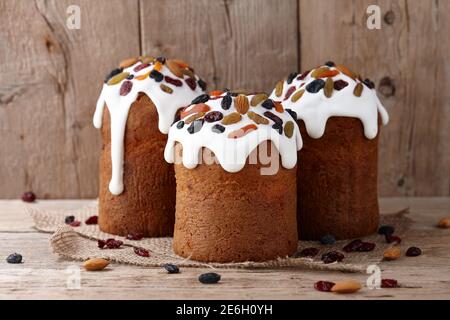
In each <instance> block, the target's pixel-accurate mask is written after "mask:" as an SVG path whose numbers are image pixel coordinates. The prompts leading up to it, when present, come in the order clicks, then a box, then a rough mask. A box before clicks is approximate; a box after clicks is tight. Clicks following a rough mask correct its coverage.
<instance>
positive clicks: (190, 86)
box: [184, 78, 197, 90]
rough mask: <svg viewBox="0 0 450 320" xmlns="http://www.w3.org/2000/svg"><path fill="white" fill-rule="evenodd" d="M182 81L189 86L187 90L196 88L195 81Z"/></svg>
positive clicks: (189, 79)
mask: <svg viewBox="0 0 450 320" xmlns="http://www.w3.org/2000/svg"><path fill="white" fill-rule="evenodd" d="M184 81H185V82H186V84H187V85H188V86H189V88H191V89H192V90H195V88H197V82H196V81H195V79H192V78H187V79H186V80H184Z"/></svg>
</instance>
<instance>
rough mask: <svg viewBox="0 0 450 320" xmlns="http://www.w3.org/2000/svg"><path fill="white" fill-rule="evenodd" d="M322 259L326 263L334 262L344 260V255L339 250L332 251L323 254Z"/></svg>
mask: <svg viewBox="0 0 450 320" xmlns="http://www.w3.org/2000/svg"><path fill="white" fill-rule="evenodd" d="M321 260H322V261H323V263H325V264H328V263H333V262H336V261H338V262H341V261H342V260H344V255H343V254H342V253H340V252H337V251H330V252H327V253H325V254H324V255H322V258H321Z"/></svg>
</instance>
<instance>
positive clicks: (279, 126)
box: [272, 123, 283, 134]
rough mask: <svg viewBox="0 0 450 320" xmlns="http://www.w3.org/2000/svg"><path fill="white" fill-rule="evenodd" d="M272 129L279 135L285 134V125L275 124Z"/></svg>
mask: <svg viewBox="0 0 450 320" xmlns="http://www.w3.org/2000/svg"><path fill="white" fill-rule="evenodd" d="M272 129H274V130H276V131H277V132H278V133H279V134H283V125H281V124H279V123H275V124H273V125H272Z"/></svg>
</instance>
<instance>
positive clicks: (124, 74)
mask: <svg viewBox="0 0 450 320" xmlns="http://www.w3.org/2000/svg"><path fill="white" fill-rule="evenodd" d="M129 75H130V73H129V72H121V73H119V74H117V75H115V76H114V77H112V78H111V79H109V80H108V82H107V84H108V85H109V86H112V85H115V84H118V83H119V82H121V81H122V80H125V79H126V78H128V76H129Z"/></svg>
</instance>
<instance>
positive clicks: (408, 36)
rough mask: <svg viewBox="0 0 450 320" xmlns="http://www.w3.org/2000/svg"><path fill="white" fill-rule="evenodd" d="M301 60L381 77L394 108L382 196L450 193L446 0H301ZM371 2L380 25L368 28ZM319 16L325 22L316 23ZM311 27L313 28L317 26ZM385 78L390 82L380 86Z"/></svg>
mask: <svg viewBox="0 0 450 320" xmlns="http://www.w3.org/2000/svg"><path fill="white" fill-rule="evenodd" d="M299 3H300V11H299V16H300V37H301V55H300V61H301V67H302V69H308V68H311V67H314V66H316V65H318V64H321V63H323V62H324V61H326V60H329V59H331V60H335V61H336V62H338V63H343V64H347V65H349V66H350V67H352V68H353V69H355V70H356V71H358V72H360V73H361V74H362V75H367V76H369V77H371V78H372V80H375V83H376V84H377V87H378V88H379V89H380V90H381V92H382V93H384V94H381V99H382V101H383V102H384V104H385V106H386V107H387V108H388V111H389V113H390V115H391V122H390V124H389V125H388V126H387V127H385V128H383V131H382V132H383V133H382V138H381V141H380V145H381V149H380V180H379V186H380V193H381V195H382V196H383V195H384V196H402V195H408V196H414V195H416V196H418V195H420V196H429V195H435V196H439V195H441V196H448V195H449V194H450V161H449V160H450V144H449V141H450V132H449V130H448V123H449V121H450V112H449V110H450V92H449V91H448V90H446V89H445V88H448V87H449V85H450V68H449V67H448V66H449V64H448V61H447V60H448V57H447V55H448V54H447V52H448V51H449V49H450V40H449V37H448V32H449V31H450V22H449V19H448V15H449V12H450V3H449V2H448V1H434V0H425V1H388V0H378V1H369V0H364V1H352V0H343V1H337V0H332V1H325V0H318V1H317V0H314V1H313V0H299ZM370 4H377V5H379V6H380V8H381V13H382V17H384V16H385V15H386V14H388V15H389V17H391V18H392V17H394V18H393V19H392V22H386V20H388V21H389V19H386V20H385V19H382V24H381V29H380V30H369V29H368V28H367V27H366V18H367V16H366V10H367V7H368V6H369V5H370ZM318 21H320V23H318ZM313 26H317V27H314V30H312V28H313ZM383 78H389V79H391V80H392V83H393V84H394V86H395V92H392V90H391V89H392V88H391V87H390V86H388V85H385V86H382V87H381V88H380V86H379V84H380V82H381V80H382V79H383Z"/></svg>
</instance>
